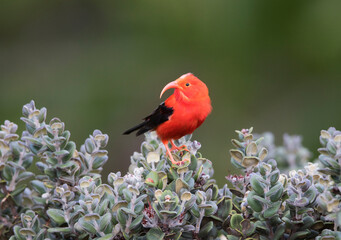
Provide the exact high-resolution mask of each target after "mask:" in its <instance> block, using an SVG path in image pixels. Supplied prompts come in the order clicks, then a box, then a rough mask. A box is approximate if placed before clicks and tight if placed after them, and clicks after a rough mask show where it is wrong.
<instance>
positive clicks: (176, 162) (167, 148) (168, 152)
mask: <svg viewBox="0 0 341 240" xmlns="http://www.w3.org/2000/svg"><path fill="white" fill-rule="evenodd" d="M162 143H163V145H164V146H165V148H166V151H167V154H168V156H169V159H170V160H171V162H172V164H175V165H178V166H179V165H182V164H183V163H184V161H175V160H174V158H173V156H172V153H171V150H170V149H169V147H168V141H162ZM171 143H172V142H171ZM173 144H174V143H173ZM173 144H172V145H173Z"/></svg>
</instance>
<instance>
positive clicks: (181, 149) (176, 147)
mask: <svg viewBox="0 0 341 240" xmlns="http://www.w3.org/2000/svg"><path fill="white" fill-rule="evenodd" d="M170 151H171V152H175V151H186V152H189V150H188V148H187V146H186V145H182V146H180V147H178V146H176V145H175V144H172V148H171V149H170Z"/></svg>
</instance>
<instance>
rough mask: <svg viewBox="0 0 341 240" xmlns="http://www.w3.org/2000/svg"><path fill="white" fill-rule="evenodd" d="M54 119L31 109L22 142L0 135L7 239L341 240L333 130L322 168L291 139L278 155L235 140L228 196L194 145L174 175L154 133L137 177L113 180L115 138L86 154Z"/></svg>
mask: <svg viewBox="0 0 341 240" xmlns="http://www.w3.org/2000/svg"><path fill="white" fill-rule="evenodd" d="M46 113H47V112H46V109H45V108H41V109H37V108H36V107H35V104H34V102H33V101H31V102H30V103H28V104H26V105H25V106H24V107H23V117H22V118H21V119H22V121H24V123H25V127H26V129H25V131H24V132H23V133H22V134H21V136H19V134H18V133H17V128H18V127H17V125H16V124H14V123H12V122H10V121H5V122H4V124H3V125H1V131H0V239H11V240H14V239H17V240H24V239H31V240H34V239H37V240H39V239H42V240H43V239H51V240H53V239H99V240H105V239H116V240H117V239H136V240H154V239H155V240H158V239H160V240H161V239H175V240H176V239H183V240H185V239H202V240H205V239H208V240H210V239H214V240H215V239H221V240H225V239H232V240H234V239H271V240H273V239H314V238H316V239H341V238H340V236H341V232H339V231H340V224H341V211H340V198H341V188H340V184H341V180H340V169H341V168H340V158H341V150H340V149H341V133H340V132H339V131H337V130H335V129H334V128H330V129H329V130H327V131H325V130H322V131H321V136H320V142H321V144H322V148H320V149H319V152H320V154H321V155H320V156H319V161H317V162H316V163H310V162H308V163H307V161H308V160H309V158H310V152H309V151H308V150H307V149H306V148H304V147H303V146H302V144H301V138H300V137H297V136H288V135H286V136H285V137H284V144H283V146H279V147H276V146H275V145H274V140H273V136H272V135H271V134H269V133H266V134H261V135H259V134H258V135H257V134H255V135H253V133H252V131H253V129H252V128H250V129H243V130H241V131H236V132H237V134H238V139H233V140H232V144H233V146H234V148H233V149H231V150H230V155H231V162H232V164H233V165H234V166H235V167H237V168H238V169H240V171H241V173H242V174H240V175H233V176H228V177H227V180H228V184H226V185H225V186H223V187H222V188H219V187H218V186H217V184H216V181H215V180H214V178H213V173H214V170H213V164H212V162H211V161H210V160H208V159H206V158H204V157H203V156H202V155H201V153H200V152H199V149H200V147H201V146H200V143H198V142H197V141H191V136H185V137H183V138H181V139H179V140H177V141H175V143H176V144H177V145H179V146H180V145H185V146H186V147H187V149H189V152H187V151H180V152H176V153H174V158H175V159H178V160H182V159H185V158H186V159H188V158H189V159H190V162H188V161H186V162H185V164H184V165H181V166H172V165H171V164H170V161H169V159H168V158H167V156H166V151H165V148H164V146H163V144H161V143H160V141H159V140H158V138H157V136H156V134H155V133H153V132H151V133H148V134H146V135H145V141H144V142H143V143H142V145H141V150H140V152H135V153H134V154H133V155H132V157H131V159H130V160H131V165H130V167H129V172H128V173H126V174H121V173H120V172H117V173H110V174H109V175H108V176H107V177H106V176H102V174H101V171H102V169H103V166H104V164H105V163H106V161H107V160H108V152H107V151H106V150H105V147H106V145H107V144H108V140H109V137H108V135H106V134H104V133H102V132H101V131H99V130H95V131H94V132H93V133H92V134H91V135H90V136H89V137H88V138H87V139H86V140H85V141H84V144H82V145H81V146H80V148H77V146H76V144H75V143H74V142H73V141H72V140H71V138H70V136H71V134H70V132H69V131H68V130H66V128H65V124H64V123H63V122H62V121H61V120H60V119H58V118H53V119H52V120H50V121H47V119H46ZM283 163H287V164H283ZM285 167H286V169H285ZM297 167H300V168H299V169H298V168H297ZM293 168H296V169H293ZM289 169H290V170H291V171H289V172H288V173H286V172H287V171H288V170H289ZM33 172H34V173H35V174H34V173H33Z"/></svg>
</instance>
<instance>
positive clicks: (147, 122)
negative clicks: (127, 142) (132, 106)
mask: <svg viewBox="0 0 341 240" xmlns="http://www.w3.org/2000/svg"><path fill="white" fill-rule="evenodd" d="M173 111H174V110H173V108H172V107H167V106H166V104H165V102H163V103H161V104H160V105H159V106H158V108H156V109H155V110H154V111H153V112H152V114H150V115H149V116H147V117H145V118H144V119H143V120H144V121H143V122H142V123H140V124H139V125H136V126H135V127H132V128H130V129H128V130H127V131H125V132H124V133H123V134H130V133H132V132H134V131H136V130H138V131H137V133H136V136H139V135H141V134H143V133H146V132H148V131H150V130H154V129H155V128H156V127H158V126H159V125H160V124H162V123H164V122H166V121H168V119H169V117H170V116H171V115H172V114H173Z"/></svg>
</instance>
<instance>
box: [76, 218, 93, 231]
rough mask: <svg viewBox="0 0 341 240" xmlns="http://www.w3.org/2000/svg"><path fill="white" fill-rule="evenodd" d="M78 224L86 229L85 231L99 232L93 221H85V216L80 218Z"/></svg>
mask: <svg viewBox="0 0 341 240" xmlns="http://www.w3.org/2000/svg"><path fill="white" fill-rule="evenodd" d="M78 224H79V226H80V227H81V228H82V229H84V230H85V231H87V232H89V233H92V234H96V233H97V230H96V228H95V226H94V225H93V223H92V221H85V220H84V218H81V219H79V220H78Z"/></svg>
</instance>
